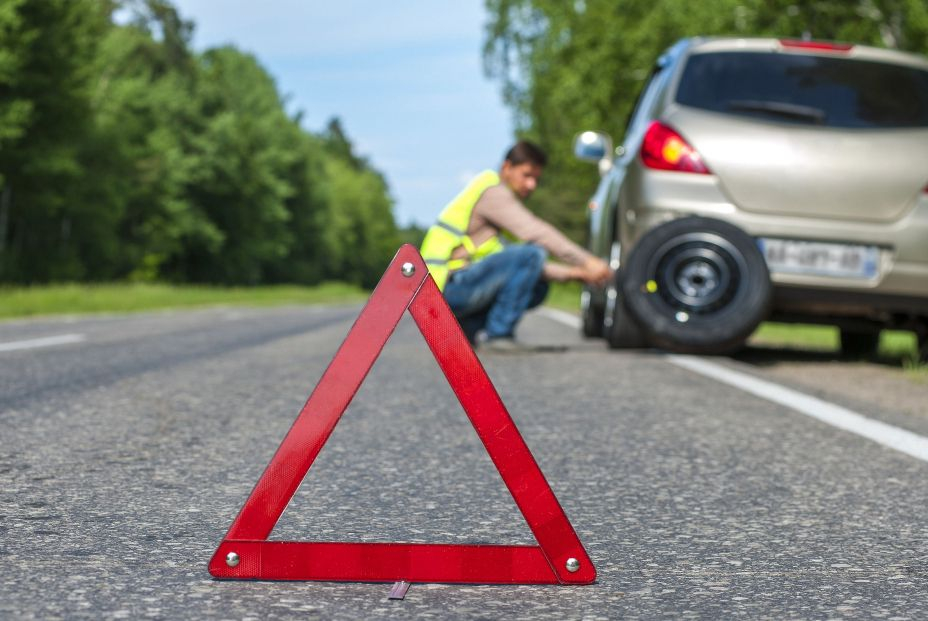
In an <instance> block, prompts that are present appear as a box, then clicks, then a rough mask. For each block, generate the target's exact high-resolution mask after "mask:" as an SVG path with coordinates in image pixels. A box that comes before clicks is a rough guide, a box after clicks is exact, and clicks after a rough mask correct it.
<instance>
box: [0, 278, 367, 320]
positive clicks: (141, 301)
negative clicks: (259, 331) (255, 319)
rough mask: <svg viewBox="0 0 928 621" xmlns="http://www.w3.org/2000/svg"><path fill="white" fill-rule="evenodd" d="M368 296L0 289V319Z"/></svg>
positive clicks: (157, 287)
mask: <svg viewBox="0 0 928 621" xmlns="http://www.w3.org/2000/svg"><path fill="white" fill-rule="evenodd" d="M368 295H369V293H368V292H366V291H364V290H362V289H360V288H359V287H355V286H353V285H346V284H344V283H324V284H321V285H318V286H315V287H302V286H295V285H279V286H265V287H208V286H176V285H165V284H100V285H79V284H69V285H51V286H42V287H0V318H2V319H10V318H14V317H32V316H39V315H69V314H83V313H102V312H109V313H129V312H138V311H147V310H156V309H166V308H190V307H197V306H218V305H232V306H273V305H280V304H322V303H327V304H333V303H348V302H361V301H364V300H366V299H367V297H368Z"/></svg>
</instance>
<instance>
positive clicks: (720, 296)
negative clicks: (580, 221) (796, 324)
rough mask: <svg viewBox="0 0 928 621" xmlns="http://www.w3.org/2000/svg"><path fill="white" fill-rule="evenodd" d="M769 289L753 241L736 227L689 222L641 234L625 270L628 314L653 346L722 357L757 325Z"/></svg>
mask: <svg viewBox="0 0 928 621" xmlns="http://www.w3.org/2000/svg"><path fill="white" fill-rule="evenodd" d="M772 290H773V287H772V286H771V284H770V273H769V272H768V270H767V263H766V261H765V260H764V257H763V255H762V254H761V253H760V250H758V248H757V244H756V243H755V241H754V239H753V238H751V236H749V235H748V234H747V233H745V232H744V231H742V230H741V229H739V228H738V227H736V226H734V225H732V224H729V223H727V222H722V221H721V220H715V219H712V218H702V217H697V216H691V217H687V218H680V219H678V220H672V221H670V222H667V223H665V224H662V225H660V226H658V227H656V228H654V229H652V230H650V231H648V232H647V233H646V234H645V235H644V236H643V237H642V238H641V239H640V240H639V242H638V243H637V245H636V246H635V248H634V249H633V250H632V252H631V253H630V255H629V257H628V261H627V262H626V265H625V282H624V283H623V291H624V293H625V302H626V304H627V306H628V310H629V312H630V313H631V314H632V315H633V316H634V317H635V319H637V320H638V323H639V324H641V326H642V328H644V331H645V332H646V333H647V335H648V337H649V338H650V339H651V340H652V341H653V342H654V343H655V344H657V345H660V346H661V347H664V348H666V349H670V350H673V351H680V352H688V353H709V354H717V353H730V352H732V351H735V350H737V349H739V348H740V347H741V346H743V345H744V341H745V339H747V337H748V336H750V334H751V332H753V331H754V329H755V328H756V327H757V325H758V324H759V323H760V322H761V321H763V320H764V318H765V317H766V316H767V313H768V312H769V309H770V300H771V296H772Z"/></svg>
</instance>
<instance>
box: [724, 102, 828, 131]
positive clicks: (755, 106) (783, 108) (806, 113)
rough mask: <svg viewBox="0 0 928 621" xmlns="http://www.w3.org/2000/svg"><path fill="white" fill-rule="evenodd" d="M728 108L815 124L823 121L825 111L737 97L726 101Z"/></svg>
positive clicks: (821, 123)
mask: <svg viewBox="0 0 928 621" xmlns="http://www.w3.org/2000/svg"><path fill="white" fill-rule="evenodd" d="M728 109H729V110H734V111H738V112H765V113H768V114H772V115H775V116H782V117H786V118H789V119H795V120H797V121H811V122H812V123H815V124H816V125H823V124H824V123H825V111H824V110H820V109H818V108H812V107H810V106H800V105H796V104H790V103H784V102H782V101H759V100H754V99H739V100H736V101H729V102H728Z"/></svg>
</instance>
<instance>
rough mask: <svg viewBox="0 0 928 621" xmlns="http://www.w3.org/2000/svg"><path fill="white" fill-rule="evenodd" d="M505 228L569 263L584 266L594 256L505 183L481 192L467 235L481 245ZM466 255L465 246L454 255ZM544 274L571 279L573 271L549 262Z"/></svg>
mask: <svg viewBox="0 0 928 621" xmlns="http://www.w3.org/2000/svg"><path fill="white" fill-rule="evenodd" d="M502 231H508V232H509V233H510V234H511V235H513V236H515V237H516V238H517V239H519V240H521V241H524V242H529V243H533V244H537V245H539V246H541V247H542V248H544V249H545V250H547V251H548V253H549V254H550V255H551V256H553V257H556V258H557V259H559V260H560V261H563V262H564V263H567V264H568V265H575V266H576V265H582V264H583V263H585V262H586V261H587V260H589V259H590V258H592V257H593V255H592V254H590V253H589V252H587V251H586V250H584V249H583V248H581V247H580V246H578V245H577V244H575V243H574V242H572V241H570V240H569V239H568V238H567V237H566V236H564V234H563V233H561V232H560V231H558V230H557V229H556V228H554V226H552V225H551V224H549V223H547V222H545V221H544V220H542V219H541V218H539V217H538V216H536V215H535V214H533V213H532V212H531V211H529V210H528V208H526V207H525V205H523V204H522V202H521V201H520V200H519V198H518V197H517V196H516V195H515V193H513V191H512V190H510V189H509V187H507V186H506V185H505V184H503V183H501V184H499V185H494V186H492V187H490V188H487V190H486V191H484V193H483V194H481V195H480V198H479V199H478V200H477V204H476V205H475V206H474V211H473V212H472V213H471V217H470V222H469V223H468V225H467V234H468V235H469V236H470V238H471V239H472V240H473V241H474V244H475V245H477V246H479V245H480V244H482V243H483V242H485V241H487V240H488V239H490V238H491V237H493V236H494V235H498V234H500V233H501V232H502ZM466 254H467V253H466V251H465V250H464V249H463V247H460V248H458V249H456V250H455V252H454V253H452V255H451V256H452V257H453V258H465V257H466ZM544 276H545V278H546V279H548V280H567V279H569V278H570V272H569V268H568V267H567V266H565V265H561V264H557V263H551V262H548V263H546V264H545V268H544Z"/></svg>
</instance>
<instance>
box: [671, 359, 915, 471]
mask: <svg viewBox="0 0 928 621" xmlns="http://www.w3.org/2000/svg"><path fill="white" fill-rule="evenodd" d="M667 360H668V361H670V362H671V363H673V364H675V365H677V366H678V367H682V368H684V369H688V370H689V371H693V372H695V373H699V374H700V375H704V376H706V377H710V378H712V379H714V380H717V381H719V382H722V383H724V384H728V385H730V386H734V387H735V388H738V389H740V390H743V391H745V392H748V393H751V394H752V395H755V396H758V397H760V398H761V399H766V400H767V401H773V402H774V403H779V404H780V405H784V406H786V407H788V408H790V409H792V410H795V411H797V412H799V413H800V414H805V415H806V416H810V417H812V418H815V419H817V420H820V421H822V422H823V423H827V424H829V425H832V426H834V427H837V428H839V429H844V430H845V431H850V432H851V433H855V434H857V435H859V436H862V437H864V438H867V439H868V440H872V441H874V442H877V443H879V444H882V445H883V446H888V447H889V448H892V449H896V450H897V451H901V452H903V453H905V454H906V455H911V456H912V457H915V458H917V459H921V460H922V461H928V438H926V437H924V436H920V435H918V434H915V433H912V432H911V431H906V430H905V429H900V428H899V427H895V426H893V425H888V424H886V423H881V422H880V421H878V420H873V419H872V418H867V417H866V416H863V415H862V414H858V413H857V412H854V411H852V410H849V409H847V408H843V407H841V406H840V405H835V404H834V403H829V402H828V401H823V400H822V399H819V398H817V397H812V396H810V395H807V394H804V393H801V392H799V391H798V390H793V389H791V388H786V387H785V386H780V385H779V384H774V383H773V382H768V381H766V380H762V379H759V378H756V377H754V376H752V375H748V374H747V373H741V372H740V371H735V370H734V369H729V368H727V367H724V366H722V365H720V364H716V363H714V362H709V361H708V360H703V359H701V358H697V357H695V356H677V355H668V356H667Z"/></svg>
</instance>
